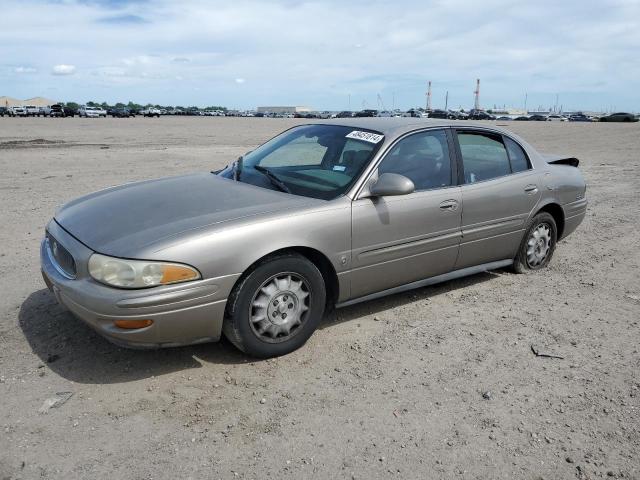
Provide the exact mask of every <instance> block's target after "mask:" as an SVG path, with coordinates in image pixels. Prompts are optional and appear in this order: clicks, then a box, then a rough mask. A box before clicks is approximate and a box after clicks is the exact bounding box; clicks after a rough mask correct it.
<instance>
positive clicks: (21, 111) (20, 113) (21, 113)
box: [9, 107, 27, 117]
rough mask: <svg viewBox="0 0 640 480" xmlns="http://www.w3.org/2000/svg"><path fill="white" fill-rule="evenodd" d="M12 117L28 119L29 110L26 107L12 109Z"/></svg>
mask: <svg viewBox="0 0 640 480" xmlns="http://www.w3.org/2000/svg"><path fill="white" fill-rule="evenodd" d="M9 111H10V112H11V116H12V117H26V116H27V110H26V108H24V107H11V108H10V109H9Z"/></svg>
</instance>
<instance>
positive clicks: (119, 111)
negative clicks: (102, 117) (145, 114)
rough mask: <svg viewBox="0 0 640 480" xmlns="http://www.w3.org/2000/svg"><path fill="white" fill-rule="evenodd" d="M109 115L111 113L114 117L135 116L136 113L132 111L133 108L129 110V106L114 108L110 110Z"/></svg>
mask: <svg viewBox="0 0 640 480" xmlns="http://www.w3.org/2000/svg"><path fill="white" fill-rule="evenodd" d="M109 115H111V116H112V117H113V118H129V117H135V115H134V114H133V113H131V110H129V109H128V108H127V107H118V108H112V109H111V110H110V112H109Z"/></svg>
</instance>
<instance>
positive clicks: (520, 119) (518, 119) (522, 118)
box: [514, 115, 529, 122]
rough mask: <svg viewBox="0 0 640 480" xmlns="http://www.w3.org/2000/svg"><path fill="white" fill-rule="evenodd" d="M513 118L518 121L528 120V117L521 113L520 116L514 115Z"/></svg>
mask: <svg viewBox="0 0 640 480" xmlns="http://www.w3.org/2000/svg"><path fill="white" fill-rule="evenodd" d="M514 120H516V121H518V122H528V121H529V117H527V116H525V115H522V116H520V117H516V118H514Z"/></svg>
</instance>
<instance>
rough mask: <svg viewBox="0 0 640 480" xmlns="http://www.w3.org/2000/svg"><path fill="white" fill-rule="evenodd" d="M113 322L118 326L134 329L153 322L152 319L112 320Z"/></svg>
mask: <svg viewBox="0 0 640 480" xmlns="http://www.w3.org/2000/svg"><path fill="white" fill-rule="evenodd" d="M113 323H114V325H115V326H116V327H118V328H126V329H135V328H145V327H148V326H149V325H151V324H153V320H149V319H142V320H138V319H136V320H114V321H113Z"/></svg>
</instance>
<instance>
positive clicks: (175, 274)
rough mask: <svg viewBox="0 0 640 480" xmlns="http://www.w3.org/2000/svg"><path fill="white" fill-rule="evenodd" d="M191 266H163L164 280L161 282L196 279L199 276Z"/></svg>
mask: <svg viewBox="0 0 640 480" xmlns="http://www.w3.org/2000/svg"><path fill="white" fill-rule="evenodd" d="M199 276H200V275H198V272H196V271H195V270H194V269H193V268H191V267H183V266H181V265H163V266H162V280H161V281H160V283H163V284H166V283H178V282H184V281H186V280H195V279H197V278H198V277H199Z"/></svg>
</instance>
